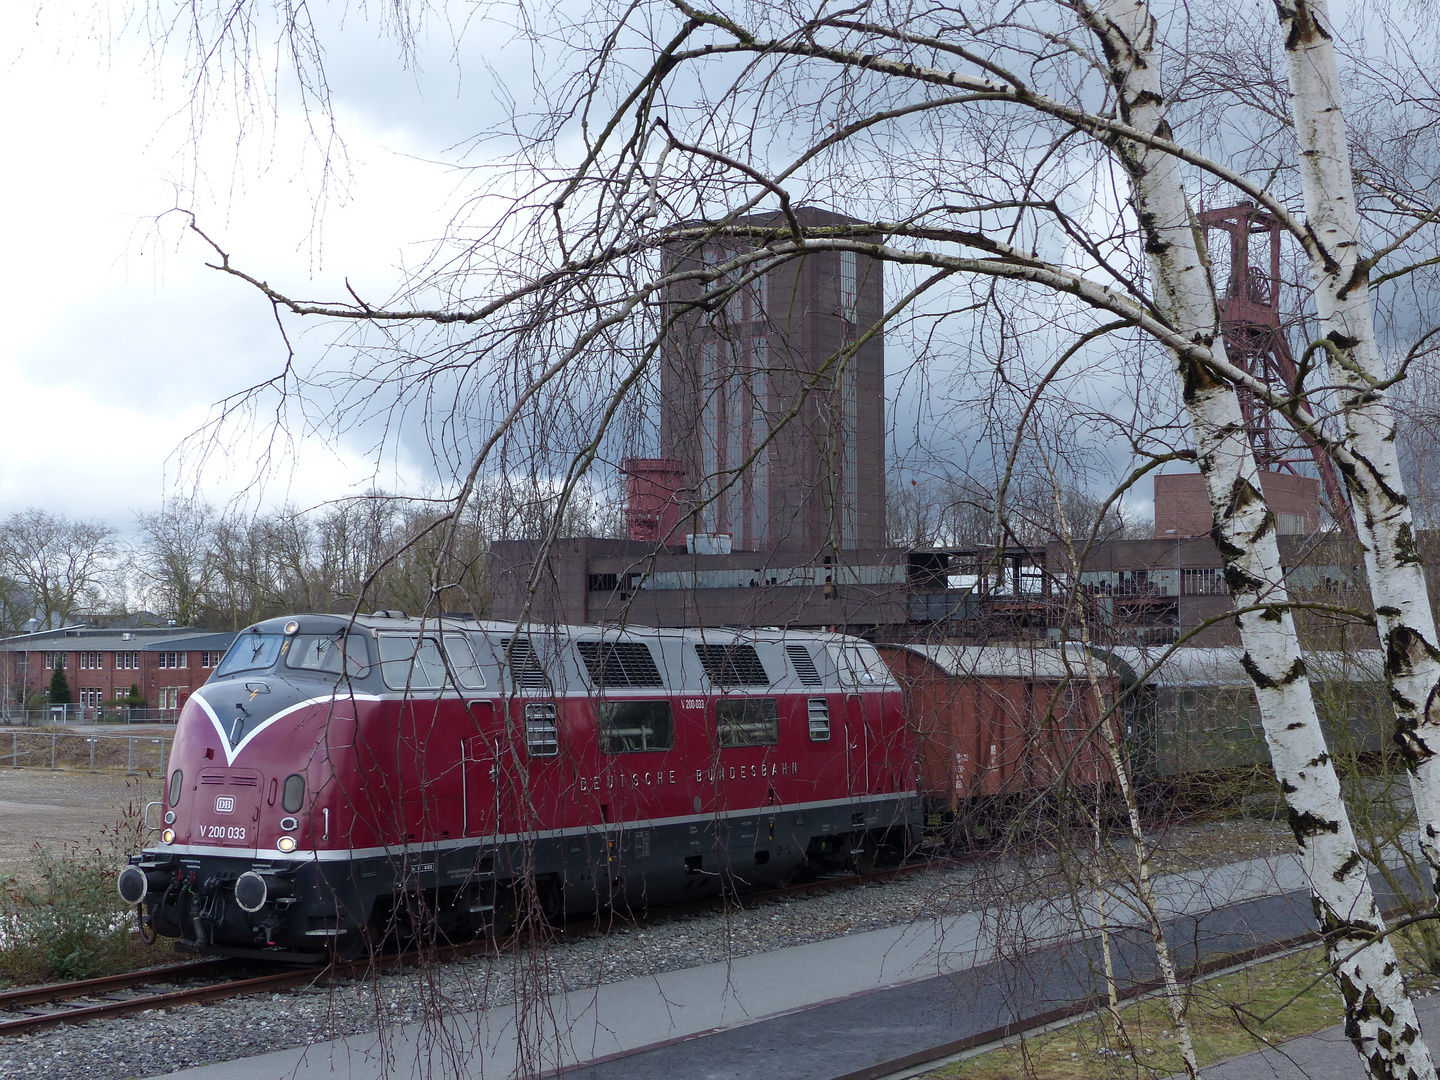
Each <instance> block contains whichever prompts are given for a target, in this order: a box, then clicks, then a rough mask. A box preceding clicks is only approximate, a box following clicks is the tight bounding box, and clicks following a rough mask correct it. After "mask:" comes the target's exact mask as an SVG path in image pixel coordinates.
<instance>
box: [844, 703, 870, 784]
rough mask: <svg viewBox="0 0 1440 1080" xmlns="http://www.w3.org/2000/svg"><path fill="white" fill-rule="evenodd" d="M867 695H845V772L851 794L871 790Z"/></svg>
mask: <svg viewBox="0 0 1440 1080" xmlns="http://www.w3.org/2000/svg"><path fill="white" fill-rule="evenodd" d="M867 704H868V702H867V701H866V695H863V694H846V695H845V773H846V778H847V790H848V793H849V794H851V795H864V794H866V793H867V792H869V790H870V724H871V718H870V717H869V716H868V715H867V711H868V710H867V708H866V706H867Z"/></svg>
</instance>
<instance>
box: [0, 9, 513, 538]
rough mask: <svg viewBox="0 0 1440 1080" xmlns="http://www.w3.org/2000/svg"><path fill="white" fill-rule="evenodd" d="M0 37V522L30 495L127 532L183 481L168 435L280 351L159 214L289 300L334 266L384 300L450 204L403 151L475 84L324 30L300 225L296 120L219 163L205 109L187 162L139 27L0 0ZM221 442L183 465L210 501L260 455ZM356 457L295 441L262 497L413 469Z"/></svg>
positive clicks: (179, 436)
mask: <svg viewBox="0 0 1440 1080" xmlns="http://www.w3.org/2000/svg"><path fill="white" fill-rule="evenodd" d="M37 22H38V26H37ZM0 42H3V43H4V44H3V45H0V50H3V53H0V100H3V101H5V103H6V106H7V107H6V108H5V110H4V115H3V119H0V125H3V128H0V130H3V145H4V146H5V150H6V159H7V168H5V169H4V170H0V199H3V203H0V204H3V205H4V206H5V208H6V211H5V214H4V217H3V224H0V230H3V232H0V237H3V249H4V253H5V257H4V259H3V261H0V275H3V295H4V297H5V299H6V302H7V307H8V311H9V314H10V317H9V318H8V319H7V320H6V324H7V325H6V330H5V334H4V337H3V343H0V388H3V396H0V425H3V426H0V446H3V451H0V514H4V513H8V512H10V511H12V510H14V509H18V508H21V507H25V506H31V505H36V506H45V507H48V508H51V509H54V510H57V511H61V512H64V513H67V514H70V515H78V516H85V517H90V516H97V517H103V518H107V519H109V520H111V521H113V522H114V523H115V524H117V525H121V526H122V527H124V526H126V525H128V524H129V522H130V520H131V516H132V512H133V511H136V510H150V509H154V508H156V507H158V506H159V505H160V503H161V500H162V499H163V498H165V497H168V496H169V495H170V494H172V493H173V492H174V491H175V489H176V484H177V482H183V481H184V480H186V479H187V474H186V472H185V470H184V469H183V467H182V466H183V465H184V464H185V463H186V461H193V460H195V459H194V458H193V457H190V458H188V459H185V460H182V459H181V458H180V457H178V456H177V455H176V451H177V447H179V446H180V445H181V444H182V441H183V440H185V438H186V437H187V436H188V435H190V434H191V433H193V432H196V431H197V430H199V429H200V428H201V426H202V425H203V424H204V423H205V422H206V420H207V417H209V416H210V415H211V412H212V406H213V404H214V403H215V402H216V401H218V400H219V399H221V398H223V397H225V396H226V395H228V394H232V393H235V392H236V391H239V390H242V389H243V388H245V387H247V386H249V385H251V384H252V383H254V382H255V381H257V380H260V379H264V378H267V377H269V376H271V375H272V374H273V373H274V372H275V371H277V370H278V369H279V366H280V364H281V362H282V360H283V357H284V351H283V343H282V341H281V339H280V336H279V334H278V333H277V330H276V327H275V323H274V320H273V318H272V317H271V315H270V312H269V308H268V306H267V305H266V304H265V303H264V302H263V301H262V299H261V298H260V297H259V296H258V295H257V294H255V293H254V292H253V291H251V290H249V289H248V288H247V287H246V286H244V285H243V284H241V283H239V282H237V281H235V280H233V279H228V278H226V277H224V276H222V275H221V274H219V273H217V272H215V271H213V270H209V269H207V268H206V267H205V266H204V261H205V259H206V257H207V252H206V251H205V250H204V248H203V246H202V245H201V244H200V243H199V242H198V241H197V240H196V239H195V238H193V237H188V236H186V235H185V231H184V229H183V228H182V219H181V217H180V216H179V215H171V216H170V217H169V218H165V217H163V216H162V215H164V214H165V212H166V211H167V210H170V209H172V208H174V207H176V206H177V205H180V206H186V207H190V208H192V209H194V210H195V211H196V213H197V214H198V216H199V218H200V220H201V222H202V224H203V225H204V227H205V228H206V229H207V231H210V232H211V233H212V235H214V236H215V237H216V239H217V240H220V241H222V242H223V243H224V244H225V245H227V246H228V247H229V249H230V250H231V252H232V254H233V255H234V256H235V258H236V259H237V260H239V261H241V262H243V263H244V264H246V265H249V266H253V267H256V268H257V269H258V270H260V271H261V272H263V274H265V275H266V276H267V277H269V279H270V280H272V281H276V282H277V283H282V282H283V284H284V285H286V286H287V287H289V288H292V289H294V290H295V291H297V292H302V293H306V294H309V295H316V296H326V297H328V296H334V295H337V294H340V292H341V290H342V288H343V282H342V278H341V275H343V276H345V277H348V279H349V281H350V282H351V283H352V284H353V285H354V286H355V287H356V288H357V289H359V290H362V291H368V292H369V294H370V295H382V296H383V295H385V294H386V293H388V291H389V289H390V288H391V287H393V284H394V282H395V280H396V278H397V276H398V275H397V274H395V273H394V271H393V268H394V267H395V266H396V265H398V264H399V263H400V262H401V261H402V259H404V258H405V257H406V253H405V251H404V248H405V245H406V244H407V243H412V242H414V241H416V240H422V241H423V240H424V239H425V238H429V237H433V236H435V235H437V234H438V233H439V232H440V230H441V229H442V227H443V225H444V222H445V219H446V214H447V210H449V209H451V208H453V204H452V195H453V193H454V191H455V190H456V189H457V186H458V183H459V181H458V178H457V175H456V174H455V173H454V172H452V171H448V170H446V169H444V168H442V167H439V166H437V165H435V164H432V163H428V162H426V161H424V160H421V159H423V158H426V157H430V158H434V157H437V156H438V155H440V154H441V153H442V152H443V151H444V150H445V149H446V148H447V147H448V146H450V145H452V144H453V143H454V142H455V141H456V140H457V139H458V138H460V137H461V136H462V135H463V134H464V133H465V132H466V131H467V130H468V128H470V127H473V126H474V125H473V123H472V122H471V121H473V118H474V116H475V115H476V110H477V108H483V107H485V104H486V102H488V91H485V93H486V95H487V96H486V97H484V98H482V97H481V92H482V87H481V86H480V85H479V84H480V82H481V80H478V79H477V80H476V84H477V85H475V86H473V87H472V86H470V85H468V84H462V83H460V82H459V80H458V77H457V75H456V71H455V69H454V66H453V65H447V64H446V63H444V59H445V57H444V55H443V54H442V55H441V56H440V58H439V59H438V60H437V62H436V63H435V64H434V65H433V68H431V67H427V71H426V72H425V73H424V74H423V75H421V76H419V77H417V76H415V75H414V74H412V73H409V72H406V71H404V70H402V69H401V67H400V66H399V64H398V63H397V62H396V61H395V55H394V50H393V48H391V47H390V46H389V45H388V44H386V43H385V42H383V41H378V40H377V39H376V35H375V34H374V32H373V31H371V30H369V29H368V28H364V27H361V28H360V29H359V30H358V31H357V30H351V31H348V32H347V33H345V34H333V35H331V36H330V38H329V47H330V55H329V57H328V70H329V72H330V75H331V78H332V80H333V86H334V89H335V94H336V97H335V103H336V121H337V125H338V128H339V130H340V132H341V134H342V135H343V137H344V140H345V145H346V149H347V152H348V160H349V164H350V168H349V170H348V174H347V176H346V178H345V184H344V188H343V190H342V191H339V192H337V193H335V194H332V195H331V197H330V198H328V199H327V200H326V201H325V203H324V215H323V218H322V219H321V220H320V228H319V229H317V228H316V219H315V218H314V217H313V216H312V210H313V208H314V206H315V203H316V199H315V190H316V187H317V182H318V178H319V175H320V174H319V171H318V169H316V168H315V167H314V165H315V157H314V153H313V147H312V148H310V149H309V153H308V156H307V145H306V139H305V137H304V136H305V132H304V129H303V127H302V121H301V118H300V114H299V112H298V110H287V109H282V110H281V116H280V119H279V122H278V126H277V125H276V124H275V123H274V122H272V119H271V118H264V120H265V123H264V127H263V130H256V131H253V132H252V133H251V135H250V137H248V138H247V139H246V140H245V141H244V142H243V143H241V144H240V146H239V150H238V154H237V151H236V139H235V128H234V124H233V122H232V118H231V117H230V116H229V115H227V113H226V111H225V110H223V109H217V110H216V111H214V112H213V113H212V114H211V115H210V116H209V117H208V118H207V127H206V130H205V132H204V136H203V139H202V140H201V141H200V143H199V144H198V145H199V148H200V150H199V155H198V162H199V165H200V171H199V172H198V173H190V172H187V163H189V162H190V161H191V160H192V158H193V155H194V150H195V147H196V143H195V142H194V140H193V139H192V138H191V134H190V124H189V119H188V117H187V115H186V112H185V108H184V107H185V104H186V98H185V94H184V92H183V82H182V79H181V71H180V68H179V65H178V62H176V61H171V60H167V61H163V62H162V66H161V68H160V69H159V70H158V72H157V70H156V69H155V67H154V65H153V62H152V58H151V57H150V55H149V51H148V50H147V49H146V48H145V46H144V43H143V41H142V40H140V39H139V38H138V37H136V36H129V37H126V36H122V37H121V38H120V39H119V40H118V41H116V42H114V43H109V44H104V45H102V44H97V42H96V40H95V36H94V35H93V34H90V33H89V28H87V27H86V26H84V25H82V24H78V23H73V22H66V21H65V16H64V14H63V13H58V12H56V11H55V10H54V8H53V6H52V7H51V8H50V9H41V11H40V15H39V18H38V20H37V16H36V12H35V11H34V10H33V9H31V8H30V6H29V4H28V3H26V2H24V0H22V2H20V3H18V4H5V5H0ZM425 59H427V60H430V59H436V58H434V57H425ZM196 178H198V181H199V183H198V185H196V184H192V182H191V181H192V180H193V179H196ZM157 222H158V225H157ZM409 257H410V258H411V259H412V260H413V258H414V252H411V253H410V255H409ZM299 344H300V347H301V348H302V349H314V348H315V347H317V345H318V344H320V343H319V342H316V341H314V340H303V341H301V342H300V343H299ZM225 447H226V449H227V451H229V453H228V454H226V455H221V456H219V457H212V458H211V459H210V462H209V464H207V466H206V468H205V471H204V472H203V474H201V475H202V481H203V485H204V487H203V490H204V492H205V494H206V495H207V497H209V498H210V499H211V500H212V501H217V502H219V501H224V500H225V499H226V498H228V497H229V496H230V495H231V494H233V492H234V491H236V490H237V489H238V488H239V487H240V486H243V484H244V483H245V481H247V480H248V479H249V478H250V476H251V475H252V474H253V473H254V462H255V460H256V458H257V456H258V454H259V449H258V448H257V447H255V446H254V445H247V444H245V443H244V442H240V443H235V442H233V441H230V442H226V443H225ZM366 449H367V447H366V446H365V445H363V444H359V443H358V442H357V445H355V446H346V445H340V446H335V445H332V444H331V443H330V441H329V440H327V439H321V438H316V437H314V436H310V437H303V438H302V439H301V441H300V443H299V445H298V449H297V453H296V455H295V458H294V460H293V462H291V463H290V465H289V466H287V467H282V468H279V469H277V470H272V481H271V483H270V485H269V487H268V489H267V491H266V496H265V499H266V501H267V502H269V503H272V504H273V503H274V502H277V501H282V500H283V499H285V498H289V499H291V500H293V501H295V502H296V503H299V504H301V505H309V504H313V503H315V502H319V501H321V500H323V499H327V498H333V497H336V496H338V495H344V494H346V493H349V492H351V491H353V490H355V489H356V487H357V486H358V487H362V488H363V487H365V486H368V485H369V484H370V483H371V482H372V478H374V479H378V481H379V482H380V483H381V484H384V485H385V486H387V487H391V488H396V487H407V486H414V485H417V484H419V483H423V481H424V476H425V473H424V469H423V467H422V466H421V465H419V464H417V463H414V462H408V461H405V460H398V461H396V460H394V459H391V461H390V462H389V463H388V464H387V466H386V468H385V470H384V472H382V474H381V475H379V476H378V477H376V475H375V471H374V470H375V467H374V463H373V461H372V460H370V459H369V458H368V457H367V455H366V453H365V450H366ZM190 478H193V474H190Z"/></svg>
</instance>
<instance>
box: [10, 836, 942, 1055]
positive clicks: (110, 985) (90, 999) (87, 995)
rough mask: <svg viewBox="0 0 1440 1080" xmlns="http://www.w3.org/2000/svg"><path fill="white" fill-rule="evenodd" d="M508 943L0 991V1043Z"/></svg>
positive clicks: (766, 896) (749, 897) (216, 964)
mask: <svg viewBox="0 0 1440 1080" xmlns="http://www.w3.org/2000/svg"><path fill="white" fill-rule="evenodd" d="M931 865H933V864H932V863H930V862H915V863H905V864H903V865H901V866H897V867H890V868H887V869H884V870H877V871H874V872H873V873H869V874H864V875H857V874H844V875H837V876H835V877H830V878H817V879H815V880H812V881H806V882H801V883H799V884H796V885H789V886H785V887H783V888H775V889H765V890H761V891H758V892H753V893H744V894H742V895H740V896H738V897H733V898H731V899H732V900H733V901H735V902H739V903H742V904H752V903H758V902H762V901H765V900H772V899H775V898H776V897H781V896H794V895H803V894H805V893H811V892H824V891H831V890H834V889H839V888H845V887H847V886H855V885H864V884H869V883H870V882H874V881H884V880H887V879H889V878H892V877H898V876H901V875H904V874H910V873H914V872H916V871H918V870H924V869H927V868H928V867H930V866H931ZM715 905H716V900H714V899H710V900H705V901H699V902H696V903H694V904H675V905H669V906H667V907H664V908H660V909H657V910H656V911H654V912H653V913H651V917H657V918H666V917H673V916H679V915H685V914H690V913H692V912H694V911H702V910H708V909H711V908H714V907H715ZM606 929H608V926H606V925H600V924H599V923H598V922H597V921H596V920H595V919H594V917H586V918H584V919H582V920H576V921H574V922H572V923H568V924H566V925H565V926H563V927H561V928H560V930H561V933H562V934H563V933H566V932H571V933H576V934H580V933H595V932H604V931H605V930H606ZM510 941H511V939H508V938H507V939H502V940H501V941H498V942H496V941H492V940H489V939H486V938H479V939H477V940H475V941H468V942H460V943H457V944H446V945H434V944H430V945H426V946H424V947H421V948H418V949H411V950H405V951H401V952H396V953H388V954H382V955H379V956H375V957H372V958H370V959H368V960H362V961H356V962H355V963H349V964H330V965H328V966H325V967H308V968H295V967H292V966H287V967H286V968H285V969H284V970H282V971H274V972H267V973H264V974H259V975H255V974H245V975H244V977H239V978H234V977H231V978H227V977H226V976H228V975H232V974H233V973H235V972H237V971H240V972H246V971H247V970H248V969H250V968H253V967H254V965H255V962H254V961H237V960H230V959H225V958H218V959H214V960H199V961H191V962H189V963H184V964H172V965H169V966H166V967H157V968H149V969H146V970H145V971H135V972H128V973H126V974H123V975H106V976H104V977H102V978H97V979H82V980H78V981H75V982H62V983H51V984H48V985H45V986H31V987H22V988H20V989H17V990H9V991H0V1036H14V1035H23V1034H27V1033H29V1032H34V1031H43V1030H46V1029H48V1028H53V1027H59V1026H60V1025H62V1024H83V1023H85V1022H87V1021H89V1020H99V1019H105V1018H108V1017H114V1016H129V1015H133V1014H135V1013H140V1012H145V1011H147V1010H149V1009H165V1008H170V1007H172V1006H176V1005H198V1004H203V1003H205V1002H208V1001H220V1000H222V999H224V998H230V997H240V996H242V995H245V994H256V993H263V992H268V991H273V990H282V989H287V988H290V987H295V986H305V985H309V984H313V983H318V982H334V981H338V980H340V979H353V978H363V977H365V976H367V975H372V974H375V973H378V972H383V971H388V970H392V969H394V968H399V967H408V966H414V965H417V964H422V963H427V962H431V961H441V962H444V961H449V960H455V959H460V958H462V957H466V956H474V955H477V954H480V953H486V952H493V951H496V950H500V949H504V948H505V947H506V945H507V944H509V943H510ZM197 980H199V982H198V985H193V986H183V985H178V984H180V983H184V982H192V981H197ZM152 987H153V988H156V989H154V990H153V991H151V992H147V988H152Z"/></svg>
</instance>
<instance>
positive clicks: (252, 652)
mask: <svg viewBox="0 0 1440 1080" xmlns="http://www.w3.org/2000/svg"><path fill="white" fill-rule="evenodd" d="M284 641H285V638H284V636H283V635H281V634H258V633H256V634H241V635H240V636H239V637H237V638H236V639H235V644H233V645H231V646H230V651H229V652H227V653H226V654H225V659H223V660H221V661H220V666H219V667H217V668H216V669H215V678H217V679H223V678H226V677H227V676H230V675H238V674H239V673H240V672H242V671H266V670H269V669H270V668H272V667H274V666H275V661H276V660H278V659H279V658H280V646H281V645H282V644H283V643H284Z"/></svg>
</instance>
